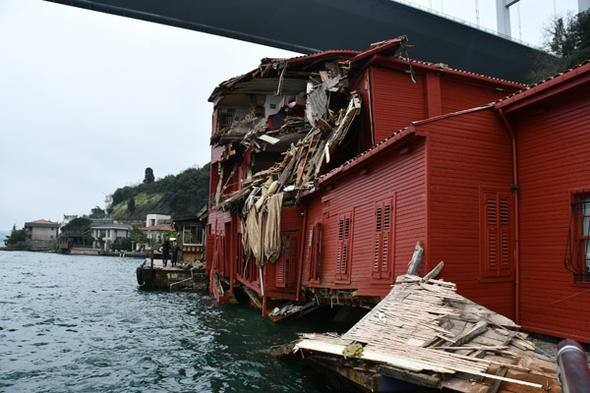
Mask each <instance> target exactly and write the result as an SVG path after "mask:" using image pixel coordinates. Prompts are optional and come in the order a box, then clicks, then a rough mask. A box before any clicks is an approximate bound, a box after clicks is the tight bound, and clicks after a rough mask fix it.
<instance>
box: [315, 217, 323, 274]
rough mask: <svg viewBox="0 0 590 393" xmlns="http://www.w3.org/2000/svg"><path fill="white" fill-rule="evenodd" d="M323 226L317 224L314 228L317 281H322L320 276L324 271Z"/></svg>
mask: <svg viewBox="0 0 590 393" xmlns="http://www.w3.org/2000/svg"><path fill="white" fill-rule="evenodd" d="M322 236H323V230H322V224H321V223H317V224H316V226H315V228H314V236H313V241H314V243H313V264H314V266H315V277H314V278H315V279H316V280H319V279H320V274H321V271H322Z"/></svg>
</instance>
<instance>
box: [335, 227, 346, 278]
mask: <svg viewBox="0 0 590 393" xmlns="http://www.w3.org/2000/svg"><path fill="white" fill-rule="evenodd" d="M343 247H344V220H343V219H342V218H341V219H340V220H339V221H338V251H337V252H336V275H340V274H342V254H343Z"/></svg>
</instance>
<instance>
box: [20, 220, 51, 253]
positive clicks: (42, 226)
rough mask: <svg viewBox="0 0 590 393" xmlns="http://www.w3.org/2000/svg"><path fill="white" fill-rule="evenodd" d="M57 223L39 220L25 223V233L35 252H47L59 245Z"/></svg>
mask: <svg viewBox="0 0 590 393" xmlns="http://www.w3.org/2000/svg"><path fill="white" fill-rule="evenodd" d="M58 228H59V224H58V223H57V222H53V221H49V220H45V219H39V220H35V221H31V222H25V231H26V233H27V243H28V244H29V247H30V248H31V249H32V250H34V251H46V250H49V249H50V248H51V247H55V246H56V244H57V230H58Z"/></svg>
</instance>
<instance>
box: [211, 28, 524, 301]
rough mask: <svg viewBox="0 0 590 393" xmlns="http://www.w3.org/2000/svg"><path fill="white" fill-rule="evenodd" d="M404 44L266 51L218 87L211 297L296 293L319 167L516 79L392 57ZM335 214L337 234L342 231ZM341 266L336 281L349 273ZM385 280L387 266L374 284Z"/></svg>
mask: <svg viewBox="0 0 590 393" xmlns="http://www.w3.org/2000/svg"><path fill="white" fill-rule="evenodd" d="M404 43H405V39H403V38H400V39H394V40H390V41H386V42H383V43H379V44H377V45H375V46H373V47H371V48H369V49H368V50H367V51H364V52H358V51H326V52H320V53H316V54H313V55H308V56H301V57H297V58H293V59H287V60H280V61H279V60H269V59H266V60H263V62H262V63H261V66H260V67H259V68H258V69H257V70H254V71H252V72H251V73H248V74H245V75H243V76H240V77H237V78H233V79H231V80H229V81H226V82H224V83H222V84H221V85H220V86H219V87H218V88H216V89H215V91H214V92H213V94H212V96H211V98H210V100H211V101H212V102H213V103H214V104H215V109H214V114H213V130H212V138H211V142H212V158H211V180H210V201H209V207H210V208H209V214H208V223H207V247H206V251H207V257H206V262H207V268H208V271H209V273H210V278H211V284H212V285H211V287H212V292H213V294H214V295H215V296H216V297H217V298H218V299H219V300H223V299H225V298H227V297H228V296H231V293H232V291H233V289H234V287H235V286H238V285H239V286H244V287H247V288H249V289H250V290H251V291H253V292H254V293H255V294H256V295H257V296H259V297H260V298H261V301H262V303H263V305H265V304H266V301H267V299H284V300H302V299H301V289H302V278H303V276H302V269H303V265H302V264H303V261H304V260H305V258H306V257H305V253H306V252H308V251H309V248H308V247H307V246H306V245H307V239H308V237H307V236H308V234H307V232H306V231H305V230H304V228H308V226H309V223H308V222H307V221H306V220H307V218H308V215H307V213H306V211H307V208H308V207H307V206H306V205H305V204H304V203H302V201H303V199H302V197H303V196H304V195H305V194H306V193H307V192H309V191H310V188H313V183H314V182H315V179H316V178H317V175H321V174H322V173H325V172H327V171H329V170H331V169H334V168H337V167H338V166H339V165H341V164H344V163H345V162H346V161H347V160H349V159H350V158H352V157H354V156H356V155H357V154H359V153H362V152H363V151H366V150H367V149H369V148H371V147H372V146H374V145H375V144H377V143H379V142H380V141H382V140H383V139H385V138H387V137H388V136H389V135H390V134H391V133H392V132H393V130H395V129H398V128H400V127H402V126H403V125H405V124H407V123H408V122H410V121H413V120H419V119H423V118H427V117H432V116H437V115H441V114H444V113H449V112H453V111H457V110H460V109H466V108H469V107H472V106H476V105H480V104H484V103H486V102H491V101H494V100H496V99H498V98H500V97H503V96H505V95H506V94H507V93H510V92H513V91H516V90H518V89H519V88H521V87H522V85H520V84H518V83H514V82H509V81H503V80H498V79H495V78H489V77H486V76H482V75H477V74H472V73H468V72H463V71H459V70H455V69H452V68H450V67H448V66H446V65H443V64H438V65H437V64H431V63H426V62H420V61H414V60H409V59H406V58H401V57H399V56H396V55H399V53H400V50H402V51H403V49H404ZM327 97H329V99H328V98H327ZM277 189H278V192H277ZM275 194H277V195H275ZM278 194H281V195H280V197H279V195H278ZM275 197H277V198H275ZM278 199H280V201H278ZM277 206H279V207H278V208H277ZM253 207H254V209H253ZM334 214H335V213H334ZM254 215H258V216H257V218H253V219H250V220H248V217H251V218H252V216H254ZM269 217H270V218H269ZM269 220H272V222H271V221H269ZM342 220H343V221H342V228H343V229H342V230H343V231H346V230H347V229H346V228H348V230H350V227H346V222H349V221H346V220H347V219H346V217H344V218H342ZM340 221H341V220H340V219H338V223H340ZM248 228H258V233H265V237H266V239H267V240H268V236H270V237H271V238H272V239H271V241H268V242H266V243H265V242H264V240H263V239H259V238H257V237H256V233H257V231H256V230H252V231H249V230H248ZM264 228H266V229H264ZM268 228H270V229H271V230H270V231H269V230H268ZM318 236H319V235H318ZM342 236H344V234H343V235H342ZM341 240H342V239H339V240H337V242H340V241H341ZM416 240H417V239H414V242H415V241H416ZM258 241H261V244H260V246H259V247H258V246H257V245H256V242H258ZM262 243H264V244H262ZM277 243H279V244H281V247H280V251H279V252H277V249H276V248H274V249H273V246H274V245H276V244H277ZM355 247H356V246H355ZM412 249H413V245H412V246H411V247H409V249H408V252H410V253H411V250H412ZM263 250H264V252H263ZM262 255H263V256H262ZM339 274H340V276H341V278H342V280H341V281H342V282H345V281H347V280H348V278H347V277H346V276H348V275H350V273H345V274H344V275H343V272H341V273H339ZM391 282H392V275H391V274H390V275H388V277H387V278H383V280H382V284H381V286H382V288H386V287H387V286H388V285H390V284H391ZM351 289H353V288H351ZM373 292H374V293H375V294H376V296H378V295H379V294H382V291H381V292H380V291H373Z"/></svg>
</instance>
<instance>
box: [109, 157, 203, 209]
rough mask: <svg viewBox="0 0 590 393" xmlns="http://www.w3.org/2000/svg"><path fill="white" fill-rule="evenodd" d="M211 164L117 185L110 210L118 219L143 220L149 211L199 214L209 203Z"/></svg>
mask: <svg viewBox="0 0 590 393" xmlns="http://www.w3.org/2000/svg"><path fill="white" fill-rule="evenodd" d="M208 190H209V164H207V165H205V166H203V167H201V168H189V169H186V170H184V171H183V172H181V173H179V174H178V175H169V176H166V177H163V178H161V179H158V180H153V175H152V176H151V178H150V177H149V176H147V174H146V178H145V179H144V182H143V183H140V184H137V185H134V186H125V187H121V188H117V189H116V190H115V192H114V193H113V195H112V197H113V200H112V204H111V206H110V208H109V212H110V215H111V217H112V218H114V219H116V220H143V219H145V215H146V214H149V213H160V214H169V215H172V216H182V215H192V214H196V213H197V212H198V211H199V210H201V208H202V207H203V206H205V205H206V204H207V195H208V193H209V192H208Z"/></svg>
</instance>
